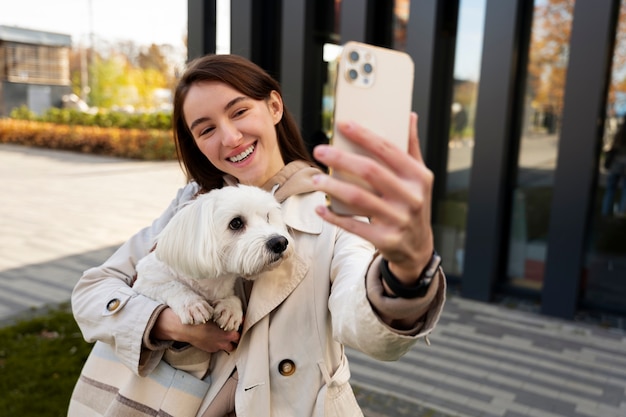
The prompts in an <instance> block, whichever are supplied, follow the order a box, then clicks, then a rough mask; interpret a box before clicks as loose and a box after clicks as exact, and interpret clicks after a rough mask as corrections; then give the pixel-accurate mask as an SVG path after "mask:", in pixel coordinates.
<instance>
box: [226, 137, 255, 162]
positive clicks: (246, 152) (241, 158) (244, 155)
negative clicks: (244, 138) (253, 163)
mask: <svg viewBox="0 0 626 417" xmlns="http://www.w3.org/2000/svg"><path fill="white" fill-rule="evenodd" d="M255 148H256V142H254V143H253V144H252V145H250V146H248V147H247V148H246V149H245V150H244V151H243V152H241V153H240V154H237V155H235V156H231V157H230V158H227V159H228V160H229V161H230V162H232V163H239V162H242V161H245V160H246V159H248V158H249V157H250V155H252V153H253V152H254V149H255Z"/></svg>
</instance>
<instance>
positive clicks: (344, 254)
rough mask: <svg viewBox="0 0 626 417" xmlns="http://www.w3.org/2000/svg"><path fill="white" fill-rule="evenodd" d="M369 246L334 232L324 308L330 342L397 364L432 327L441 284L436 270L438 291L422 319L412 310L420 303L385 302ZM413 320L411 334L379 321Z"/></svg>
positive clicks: (440, 307) (437, 313)
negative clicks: (328, 313)
mask: <svg viewBox="0 0 626 417" xmlns="http://www.w3.org/2000/svg"><path fill="white" fill-rule="evenodd" d="M380 260H381V259H380V256H376V255H375V253H374V249H373V248H372V247H371V245H370V244H369V243H368V242H366V241H364V240H362V239H360V238H358V237H356V236H354V235H352V234H350V233H348V232H345V231H341V230H339V231H338V233H337V239H336V246H335V254H334V257H333V261H332V266H331V281H332V286H331V294H330V298H329V308H330V311H331V316H332V327H333V337H334V338H335V339H336V340H337V341H339V342H341V343H344V344H345V345H347V346H350V347H352V348H354V349H357V350H360V351H361V352H363V353H365V354H367V355H369V356H372V357H373V358H376V359H379V360H386V361H391V360H397V359H398V358H400V357H401V356H402V355H404V354H405V353H406V352H407V351H408V350H409V349H410V348H411V347H412V346H413V345H414V344H415V342H416V341H417V340H419V339H420V338H422V337H425V336H427V335H428V334H430V332H432V330H433V329H434V328H435V326H436V324H437V322H438V320H439V317H440V316H441V312H442V310H443V305H444V302H445V291H446V283H445V277H444V276H443V273H442V272H441V270H440V271H439V274H440V275H439V279H438V284H439V288H438V291H437V295H436V297H435V301H434V302H433V303H432V304H431V306H430V308H429V310H428V312H427V313H426V314H425V315H424V316H423V317H415V316H414V315H412V314H413V310H415V309H416V308H415V307H416V304H417V303H419V302H420V300H419V299H412V300H409V299H402V298H389V297H385V296H384V295H383V293H382V284H381V283H380V273H379V272H378V263H379V262H380ZM381 316H384V317H385V318H386V319H399V320H400V319H402V320H403V321H406V319H407V318H414V319H415V325H414V326H413V327H412V328H410V329H396V328H393V327H391V326H389V325H387V324H386V323H385V322H384V321H383V320H382V319H381Z"/></svg>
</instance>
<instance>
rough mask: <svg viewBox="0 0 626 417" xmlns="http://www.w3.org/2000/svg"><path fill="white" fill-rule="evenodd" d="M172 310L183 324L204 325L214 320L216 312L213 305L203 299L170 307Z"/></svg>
mask: <svg viewBox="0 0 626 417" xmlns="http://www.w3.org/2000/svg"><path fill="white" fill-rule="evenodd" d="M170 307H171V308H172V310H174V312H175V313H176V314H178V317H180V321H181V322H182V323H183V324H203V323H206V322H208V321H209V320H211V319H212V318H213V315H214V314H215V311H214V309H213V307H211V305H210V304H209V303H208V302H207V301H206V300H203V299H196V300H192V301H189V302H186V303H184V304H182V305H180V306H173V305H170Z"/></svg>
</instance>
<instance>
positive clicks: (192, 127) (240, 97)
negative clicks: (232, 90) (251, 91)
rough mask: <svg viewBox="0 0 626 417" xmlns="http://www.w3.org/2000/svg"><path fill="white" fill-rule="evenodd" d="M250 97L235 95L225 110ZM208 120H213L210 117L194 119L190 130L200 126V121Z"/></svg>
mask: <svg viewBox="0 0 626 417" xmlns="http://www.w3.org/2000/svg"><path fill="white" fill-rule="evenodd" d="M247 99H248V97H246V96H239V97H235V98H234V99H232V100H231V101H229V102H228V103H226V105H225V106H224V110H225V111H227V110H228V109H230V108H231V107H233V106H235V105H236V104H237V103H239V102H240V101H243V100H247ZM208 120H211V118H210V117H200V118H198V119H196V120H194V121H193V122H192V123H191V124H190V125H189V130H193V129H194V128H195V127H196V126H198V125H199V124H200V123H204V122H206V121H208Z"/></svg>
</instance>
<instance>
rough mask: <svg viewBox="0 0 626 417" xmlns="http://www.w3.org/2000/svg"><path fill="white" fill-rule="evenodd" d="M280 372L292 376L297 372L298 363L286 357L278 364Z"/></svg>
mask: <svg viewBox="0 0 626 417" xmlns="http://www.w3.org/2000/svg"><path fill="white" fill-rule="evenodd" d="M278 372H280V374H281V375H282V376H291V375H293V374H294V372H296V364H295V363H293V361H292V360H289V359H284V360H282V361H280V363H279V364H278Z"/></svg>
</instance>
